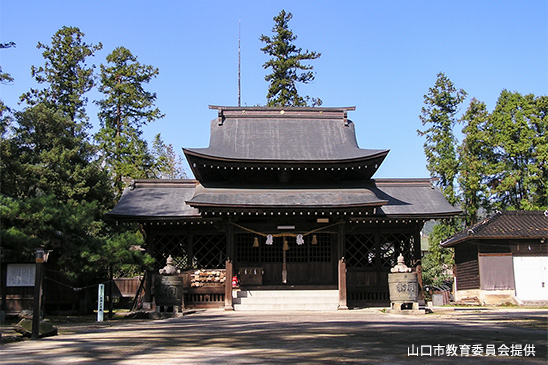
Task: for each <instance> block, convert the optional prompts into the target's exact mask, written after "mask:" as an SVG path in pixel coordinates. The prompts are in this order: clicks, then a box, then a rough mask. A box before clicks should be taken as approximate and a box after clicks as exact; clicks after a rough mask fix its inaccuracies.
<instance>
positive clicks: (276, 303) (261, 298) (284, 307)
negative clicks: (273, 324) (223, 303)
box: [233, 290, 339, 311]
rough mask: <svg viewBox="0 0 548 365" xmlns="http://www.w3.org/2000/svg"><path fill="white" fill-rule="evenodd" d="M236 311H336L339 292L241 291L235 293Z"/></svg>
mask: <svg viewBox="0 0 548 365" xmlns="http://www.w3.org/2000/svg"><path fill="white" fill-rule="evenodd" d="M233 304H234V310H236V311H334V310H337V308H338V305H339V291H338V290H239V291H235V292H233Z"/></svg>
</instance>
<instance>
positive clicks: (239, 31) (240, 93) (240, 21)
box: [238, 19, 242, 106]
mask: <svg viewBox="0 0 548 365" xmlns="http://www.w3.org/2000/svg"><path fill="white" fill-rule="evenodd" d="M241 24H242V20H241V19H239V20H238V106H242V105H241V102H242V100H241V97H242V96H241V95H242V86H241V66H240V64H241V52H240V38H241V33H242V32H241V28H242V26H241Z"/></svg>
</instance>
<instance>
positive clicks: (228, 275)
mask: <svg viewBox="0 0 548 365" xmlns="http://www.w3.org/2000/svg"><path fill="white" fill-rule="evenodd" d="M233 233H234V226H233V225H232V224H231V223H230V222H227V225H226V265H225V268H226V271H225V311H231V310H234V306H233V303H232V276H234V263H233V261H232V256H233V254H234V247H233V246H234V240H233Z"/></svg>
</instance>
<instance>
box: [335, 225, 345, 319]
mask: <svg viewBox="0 0 548 365" xmlns="http://www.w3.org/2000/svg"><path fill="white" fill-rule="evenodd" d="M337 240H338V251H339V270H338V271H339V306H338V309H339V310H345V309H348V303H347V298H346V261H345V259H344V251H345V244H344V242H345V225H344V222H341V224H339V231H338V235H337Z"/></svg>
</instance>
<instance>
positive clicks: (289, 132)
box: [108, 106, 460, 310]
mask: <svg viewBox="0 0 548 365" xmlns="http://www.w3.org/2000/svg"><path fill="white" fill-rule="evenodd" d="M210 109H215V110H217V112H218V115H217V117H216V118H215V119H214V120H213V121H211V136H210V144H209V147H206V148H185V149H183V150H184V153H185V156H186V158H187V160H188V162H189V165H190V168H191V169H192V173H193V174H194V177H195V179H185V180H135V181H133V182H132V183H131V185H130V186H129V187H128V188H126V190H125V191H124V194H123V195H122V197H121V199H120V201H119V203H118V204H117V205H116V207H115V208H114V209H113V210H112V211H111V212H110V213H109V214H108V216H109V217H110V218H111V219H114V220H116V221H118V222H120V223H124V222H136V223H139V224H140V226H141V228H142V231H143V232H144V234H145V237H146V250H147V252H148V253H149V254H151V255H152V256H153V257H154V258H155V259H156V263H157V268H156V269H155V271H154V272H150V273H148V274H147V275H146V280H145V290H146V295H145V301H146V302H153V301H154V300H155V298H154V296H155V292H154V288H153V287H152V286H153V276H154V275H153V274H154V273H158V269H160V268H161V267H163V266H164V265H165V263H166V259H167V257H169V256H171V257H172V258H173V261H174V264H175V266H176V267H177V268H178V269H179V270H180V271H181V273H180V274H178V275H179V276H181V277H182V278H183V280H182V281H183V283H184V289H183V292H184V306H185V307H220V308H223V307H224V308H225V309H228V310H231V309H235V310H245V309H249V310H253V309H266V310H272V309H276V308H279V309H283V308H287V307H288V305H289V302H290V301H291V300H292V299H290V298H291V296H293V295H297V293H300V294H301V299H299V300H297V301H296V302H300V303H301V304H302V305H301V307H300V308H301V309H334V310H336V309H346V308H348V307H359V306H371V305H386V304H387V303H388V302H389V299H390V298H389V292H388V273H389V271H390V268H391V267H393V266H394V265H395V264H396V261H397V257H398V256H399V255H400V254H402V255H403V257H404V259H405V264H406V265H407V266H408V267H411V268H413V269H414V270H417V267H418V271H419V272H420V255H421V250H420V231H421V229H422V227H423V225H424V223H425V222H426V221H428V220H430V219H443V218H452V217H454V216H455V215H457V214H459V213H460V211H459V210H458V209H457V208H454V207H453V206H451V205H450V204H449V203H448V202H447V201H446V200H445V198H444V197H443V195H442V194H441V192H440V191H439V189H437V188H436V187H434V186H433V184H432V181H431V180H430V179H428V178H424V179H414V178H413V179H386V178H382V179H381V178H379V179H376V178H374V175H375V172H376V171H377V169H378V168H379V166H380V165H381V164H382V162H383V161H384V159H385V158H386V156H387V154H388V152H389V151H388V150H373V149H362V148H359V146H358V144H357V141H356V136H355V129H354V128H355V126H354V123H353V122H352V121H351V120H350V119H348V116H347V114H348V112H349V111H352V110H355V108H354V107H343V108H324V107H315V108H306V107H305V108H302V107H299V108H296V107H222V106H210ZM234 276H236V277H237V279H238V281H237V282H233V280H232V279H233V277H234ZM419 280H420V279H419ZM258 298H262V299H260V300H258ZM307 298H308V299H307ZM254 299H255V301H253V300H254ZM307 301H308V303H307ZM295 305H297V306H298V305H299V304H295Z"/></svg>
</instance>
